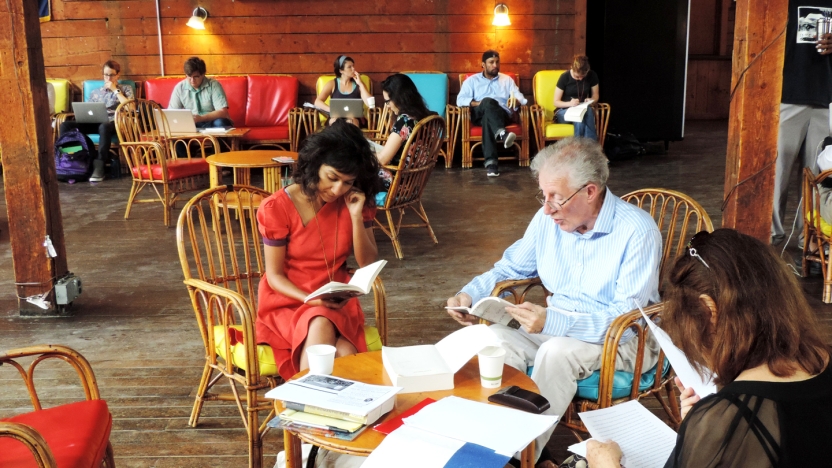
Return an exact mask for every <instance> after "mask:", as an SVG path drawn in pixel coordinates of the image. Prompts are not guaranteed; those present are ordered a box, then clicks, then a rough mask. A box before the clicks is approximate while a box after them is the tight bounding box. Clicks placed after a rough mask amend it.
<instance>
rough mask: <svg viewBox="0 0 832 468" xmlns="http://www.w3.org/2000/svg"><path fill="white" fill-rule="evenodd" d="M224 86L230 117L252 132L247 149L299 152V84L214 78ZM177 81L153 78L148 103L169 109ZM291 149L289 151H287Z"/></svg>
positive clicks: (270, 78) (285, 79)
mask: <svg viewBox="0 0 832 468" xmlns="http://www.w3.org/2000/svg"><path fill="white" fill-rule="evenodd" d="M210 78H213V79H215V80H217V81H219V82H220V84H222V87H223V90H225V96H226V98H227V99H228V113H229V117H230V118H231V120H232V121H233V122H234V126H235V127H240V128H242V127H245V128H249V129H250V130H249V132H248V133H246V134H245V136H244V137H242V138H241V142H242V143H243V144H244V145H247V146H253V145H263V144H271V145H279V146H281V147H284V149H289V150H290V151H297V143H298V142H297V133H296V131H293V128H294V127H296V125H295V121H296V119H295V118H294V115H293V114H294V113H295V112H298V113H299V112H300V109H296V108H297V103H298V80H297V78H295V77H293V76H288V75H247V76H246V75H229V76H225V75H220V76H211V77H210ZM183 79H185V77H184V76H178V77H168V76H166V77H159V78H151V79H149V80H147V81H145V82H144V95H145V99H149V100H152V101H156V102H158V103H159V104H161V106H162V107H165V108H166V107H168V103H169V102H170V96H171V93H173V88H174V87H175V86H176V84H177V83H179V82H180V81H182V80H183ZM287 146H288V148H286V147H287Z"/></svg>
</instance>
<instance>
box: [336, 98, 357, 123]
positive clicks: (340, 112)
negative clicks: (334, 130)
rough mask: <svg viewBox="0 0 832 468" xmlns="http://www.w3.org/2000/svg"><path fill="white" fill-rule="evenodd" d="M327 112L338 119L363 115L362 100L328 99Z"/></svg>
mask: <svg viewBox="0 0 832 468" xmlns="http://www.w3.org/2000/svg"><path fill="white" fill-rule="evenodd" d="M329 114H330V116H331V117H335V118H338V119H341V118H345V117H348V118H351V119H357V118H361V117H364V101H363V100H361V99H330V100H329Z"/></svg>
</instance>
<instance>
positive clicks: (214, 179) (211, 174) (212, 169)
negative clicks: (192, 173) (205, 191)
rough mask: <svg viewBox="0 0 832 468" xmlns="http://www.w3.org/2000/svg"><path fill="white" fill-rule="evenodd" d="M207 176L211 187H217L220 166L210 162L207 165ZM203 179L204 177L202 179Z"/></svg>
mask: <svg viewBox="0 0 832 468" xmlns="http://www.w3.org/2000/svg"><path fill="white" fill-rule="evenodd" d="M208 178H209V181H210V183H211V187H219V185H220V168H219V167H217V166H215V165H213V164H211V165H209V167H208ZM203 180H204V179H203Z"/></svg>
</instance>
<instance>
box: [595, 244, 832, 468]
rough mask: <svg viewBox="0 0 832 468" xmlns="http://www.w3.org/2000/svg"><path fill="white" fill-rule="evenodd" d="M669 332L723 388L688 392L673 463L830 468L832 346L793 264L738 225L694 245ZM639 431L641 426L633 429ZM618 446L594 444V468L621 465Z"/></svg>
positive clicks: (673, 296) (673, 282)
mask: <svg viewBox="0 0 832 468" xmlns="http://www.w3.org/2000/svg"><path fill="white" fill-rule="evenodd" d="M664 303H665V310H664V313H663V315H662V322H661V326H662V328H663V329H665V330H666V331H667V333H668V334H669V335H670V337H671V338H672V339H673V342H674V343H675V344H676V345H677V346H678V347H679V348H681V349H682V351H684V353H685V355H686V356H687V358H688V360H689V361H690V362H691V364H693V365H694V366H695V367H697V368H700V369H701V368H708V369H711V370H712V371H713V372H714V373H715V374H716V376H717V378H716V380H715V381H716V383H717V385H718V386H719V387H720V390H719V391H718V392H717V393H715V394H713V395H708V396H707V397H705V398H702V399H701V400H700V399H699V396H697V395H696V394H695V393H694V391H693V389H692V388H687V389H685V388H683V387H682V386H681V382H679V380H678V379H677V380H676V384H677V386H679V388H680V390H682V394H681V396H680V399H681V406H682V417H683V418H684V419H683V421H682V426H681V428H680V429H679V433H678V437H677V439H676V447H675V449H674V450H673V453H672V454H671V456H670V458H669V459H668V461H667V464H666V465H665V466H667V467H715V466H732V467H734V466H743V467H755V468H757V467H768V466H771V467H775V466H778V467H779V466H783V467H785V466H829V465H828V464H829V454H828V448H829V446H830V443H832V371H831V370H830V369H829V357H830V348H829V346H828V345H827V344H826V342H825V341H824V339H823V338H822V336H821V334H820V332H819V331H818V330H819V324H818V321H817V319H816V318H815V314H814V311H813V310H812V309H811V308H810V307H809V304H808V303H807V302H806V298H805V296H804V294H803V291H802V289H801V288H800V286H799V285H798V283H797V280H795V277H794V275H793V274H792V272H791V271H790V270H789V269H788V267H787V265H786V264H785V263H784V262H783V261H782V260H781V259H780V258H779V257H778V256H777V254H776V253H775V252H774V250H773V249H772V248H771V247H770V246H768V245H765V244H763V243H762V242H760V241H759V240H757V239H755V238H753V237H750V236H746V235H744V234H740V233H739V232H737V231H734V230H731V229H718V230H716V231H714V232H713V233H710V234H709V233H707V232H702V233H699V234H697V235H696V236H694V237H693V239H691V241H690V243H689V244H688V250H687V252H686V253H685V254H684V255H682V256H681V257H679V258H678V259H677V260H676V262H675V264H674V265H673V268H672V269H671V271H670V274H669V276H668V287H667V291H666V292H665V294H664ZM633 429H634V430H638V428H635V427H634V428H633ZM620 458H621V450H620V448H619V447H618V445H617V444H615V443H614V442H609V443H600V442H597V441H590V443H589V445H588V446H587V459H588V461H589V466H590V467H592V468H601V467H608V466H609V467H612V466H615V467H618V466H619V462H620Z"/></svg>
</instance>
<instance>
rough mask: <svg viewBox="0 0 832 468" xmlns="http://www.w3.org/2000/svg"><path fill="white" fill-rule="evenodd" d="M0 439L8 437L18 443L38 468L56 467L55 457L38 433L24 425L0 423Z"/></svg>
mask: <svg viewBox="0 0 832 468" xmlns="http://www.w3.org/2000/svg"><path fill="white" fill-rule="evenodd" d="M0 437H9V438H12V439H16V440H18V441H20V442H21V443H22V444H23V445H25V446H26V448H28V449H29V451H31V452H32V456H33V457H34V458H35V463H37V466H38V467H39V468H53V467H57V466H58V463H57V462H56V461H55V456H54V455H52V450H51V449H50V448H49V446H48V445H47V444H46V440H44V439H43V437H42V436H41V435H40V433H39V432H38V431H36V430H34V429H33V428H32V427H31V426H27V425H26V424H20V423H13V422H0Z"/></svg>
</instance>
